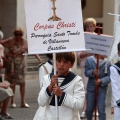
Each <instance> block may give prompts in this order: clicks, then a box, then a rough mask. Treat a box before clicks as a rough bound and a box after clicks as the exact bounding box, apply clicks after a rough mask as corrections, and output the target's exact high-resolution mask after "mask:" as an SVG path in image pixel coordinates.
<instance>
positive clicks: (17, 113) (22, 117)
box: [8, 73, 113, 120]
mask: <svg viewBox="0 0 120 120" xmlns="http://www.w3.org/2000/svg"><path fill="white" fill-rule="evenodd" d="M38 93H39V81H38V74H32V73H31V74H29V75H27V76H26V95H25V98H26V99H25V100H26V102H27V103H28V104H29V105H30V108H20V92H19V86H16V93H15V103H16V105H17V107H16V108H10V104H9V108H8V113H10V114H11V116H13V117H14V120H33V117H34V115H35V112H36V110H37V108H38V103H37V97H38ZM110 102H111V87H110V85H109V89H108V94H107V100H106V113H107V119H106V120H113V115H111V113H110V109H111V108H110ZM80 113H81V110H80ZM83 120H86V119H83ZM93 120H94V118H93ZM97 120H98V119H97Z"/></svg>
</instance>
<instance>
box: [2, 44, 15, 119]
mask: <svg viewBox="0 0 120 120" xmlns="http://www.w3.org/2000/svg"><path fill="white" fill-rule="evenodd" d="M3 57H4V47H3V46H2V45H1V44H0V70H1V69H2V67H3ZM11 96H13V92H12V89H11V88H10V84H9V83H8V82H6V81H3V79H2V76H1V75H0V107H1V111H0V120H3V119H4V118H5V119H13V117H11V116H10V114H8V113H7V108H8V103H9V100H10V97H11Z"/></svg>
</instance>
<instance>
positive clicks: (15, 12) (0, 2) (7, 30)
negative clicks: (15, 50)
mask: <svg viewBox="0 0 120 120" xmlns="http://www.w3.org/2000/svg"><path fill="white" fill-rule="evenodd" d="M82 2H83V4H84V7H83V9H82V13H83V20H84V19H85V18H87V17H94V18H95V19H96V20H97V23H98V24H101V25H102V26H103V30H102V31H103V34H108V35H113V28H114V20H115V19H116V20H117V19H119V17H115V16H112V15H109V14H108V13H113V14H120V0H82ZM31 15H32V14H31ZM0 26H1V28H2V31H3V32H4V39H6V38H8V37H10V36H12V31H13V30H14V28H15V27H16V26H20V27H22V28H23V29H24V31H25V36H24V37H26V23H25V11H24V0H0Z"/></svg>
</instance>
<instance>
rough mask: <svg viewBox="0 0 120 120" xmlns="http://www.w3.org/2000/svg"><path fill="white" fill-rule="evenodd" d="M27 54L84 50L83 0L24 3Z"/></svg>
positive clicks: (33, 0) (43, 0) (30, 0)
mask: <svg viewBox="0 0 120 120" xmlns="http://www.w3.org/2000/svg"><path fill="white" fill-rule="evenodd" d="M25 15H26V27H27V40H28V54H42V53H54V52H55V53H57V52H68V51H81V50H85V40H84V32H83V20H82V12H81V1H80V0H25Z"/></svg>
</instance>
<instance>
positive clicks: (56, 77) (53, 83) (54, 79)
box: [48, 75, 58, 93]
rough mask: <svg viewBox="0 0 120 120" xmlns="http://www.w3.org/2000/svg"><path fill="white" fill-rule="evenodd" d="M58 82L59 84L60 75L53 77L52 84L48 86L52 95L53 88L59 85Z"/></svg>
mask: <svg viewBox="0 0 120 120" xmlns="http://www.w3.org/2000/svg"><path fill="white" fill-rule="evenodd" d="M57 82H58V75H53V76H52V78H51V83H50V85H49V86H48V89H49V91H50V92H51V93H52V88H53V86H55V85H57Z"/></svg>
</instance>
